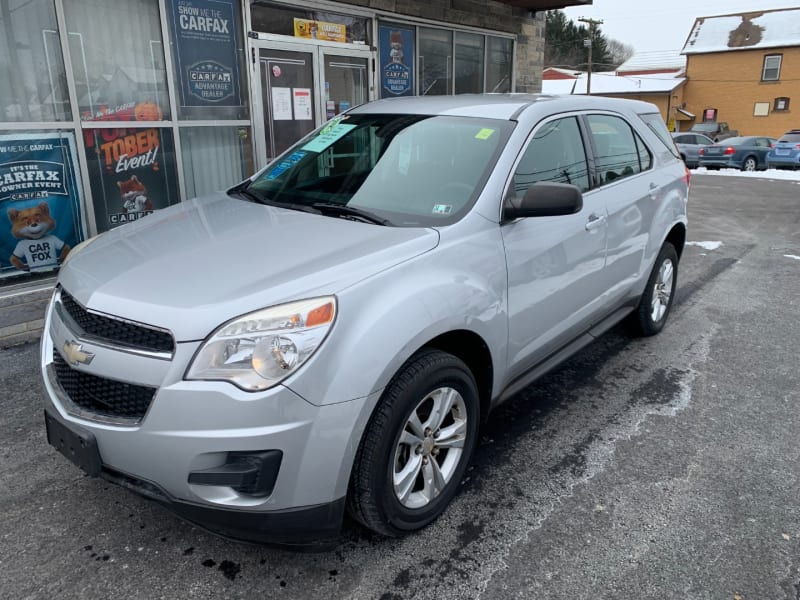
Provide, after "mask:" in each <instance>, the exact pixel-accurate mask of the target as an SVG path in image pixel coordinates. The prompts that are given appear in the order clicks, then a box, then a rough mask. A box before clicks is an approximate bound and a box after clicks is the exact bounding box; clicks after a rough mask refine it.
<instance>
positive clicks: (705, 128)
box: [692, 123, 717, 133]
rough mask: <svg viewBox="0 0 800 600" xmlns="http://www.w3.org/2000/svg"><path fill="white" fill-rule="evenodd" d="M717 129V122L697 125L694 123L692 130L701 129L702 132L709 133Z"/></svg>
mask: <svg viewBox="0 0 800 600" xmlns="http://www.w3.org/2000/svg"><path fill="white" fill-rule="evenodd" d="M716 130H717V124H716V123H698V124H697V125H692V131H700V132H702V133H709V132H713V131H716Z"/></svg>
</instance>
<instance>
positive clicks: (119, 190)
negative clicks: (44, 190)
mask: <svg viewBox="0 0 800 600" xmlns="http://www.w3.org/2000/svg"><path fill="white" fill-rule="evenodd" d="M83 141H84V143H85V144H86V159H87V163H88V165H89V179H90V182H91V186H92V197H93V202H94V216H95V221H96V223H97V230H98V231H100V232H102V231H107V230H108V229H112V228H114V227H118V226H119V225H124V224H125V223H130V222H131V221H136V220H138V219H141V218H142V217H144V216H147V215H149V214H150V213H152V212H153V211H154V210H157V209H159V208H166V207H167V206H169V205H170V204H175V203H177V202H179V201H180V197H179V195H178V177H177V172H176V168H175V150H174V147H173V141H172V131H171V130H169V129H165V128H158V127H148V128H144V129H137V128H133V127H129V128H120V129H85V130H84V140H83Z"/></svg>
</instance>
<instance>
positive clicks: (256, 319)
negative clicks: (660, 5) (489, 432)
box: [41, 95, 689, 544]
mask: <svg viewBox="0 0 800 600" xmlns="http://www.w3.org/2000/svg"><path fill="white" fill-rule="evenodd" d="M688 187H689V175H688V171H686V169H685V167H684V165H683V163H682V162H681V160H680V158H679V157H678V156H677V152H676V150H675V147H674V145H673V144H672V140H671V139H670V136H669V133H668V132H667V129H666V127H665V126H664V123H663V120H662V118H661V116H660V115H659V114H658V111H657V109H656V107H655V106H653V105H651V104H647V103H642V102H634V101H626V100H612V99H606V98H591V97H590V98H587V97H581V96H570V97H548V96H527V95H488V96H455V97H435V98H405V99H397V100H384V101H378V102H373V103H370V104H366V105H363V106H361V107H358V108H355V109H353V110H350V111H349V112H347V113H346V114H344V115H342V116H339V117H337V118H335V119H333V120H332V121H330V122H328V123H327V124H326V125H325V126H323V127H322V128H320V129H319V130H317V131H315V132H313V133H312V134H310V135H309V136H307V137H306V138H304V139H303V140H301V141H300V142H298V143H297V144H296V145H294V146H293V147H291V148H289V149H288V150H287V151H286V152H285V153H284V154H283V155H282V156H280V157H279V158H278V159H276V160H275V161H273V162H272V163H271V164H269V165H268V166H267V167H266V168H265V169H264V170H262V171H261V172H259V173H257V174H256V175H254V176H253V177H252V178H250V179H249V180H247V181H245V182H244V183H242V184H240V185H237V186H236V187H234V188H232V189H231V190H229V191H228V192H227V193H218V194H215V195H211V196H208V197H204V198H199V199H195V200H190V201H186V202H183V203H182V204H180V205H178V206H173V207H170V208H168V209H165V210H162V211H159V212H157V213H155V214H153V215H152V216H148V217H147V218H146V219H142V220H140V221H137V222H134V223H131V224H129V225H126V226H124V227H121V228H119V229H115V230H113V231H110V232H108V233H105V234H103V235H101V236H98V237H96V238H93V239H92V240H89V241H88V242H84V243H83V244H81V245H79V246H78V247H76V248H75V249H74V250H73V251H72V252H71V253H70V255H69V258H68V260H67V261H66V263H65V264H64V266H63V267H62V269H61V272H60V275H59V280H58V285H57V288H56V290H55V293H54V296H53V299H52V302H51V304H50V307H49V309H48V312H47V321H46V326H45V327H46V329H45V331H46V334H45V335H44V336H43V341H42V355H41V360H42V370H43V375H44V383H45V387H46V392H47V394H46V396H47V398H46V411H45V412H46V426H47V436H48V440H49V442H50V443H51V444H52V445H54V446H55V447H56V448H58V449H59V450H60V451H61V452H62V453H63V454H65V455H66V456H67V457H68V458H69V459H70V460H71V461H72V462H74V463H75V464H77V465H78V466H80V467H81V468H82V469H84V470H85V471H86V472H87V473H89V474H90V475H93V476H102V477H104V478H106V479H108V480H111V481H113V482H117V483H119V484H121V485H123V486H125V487H127V488H128V489H131V490H134V491H136V492H139V493H140V494H142V495H144V496H147V497H148V498H151V499H154V500H157V501H159V502H161V503H163V504H165V505H167V506H169V507H170V508H172V509H173V510H174V511H175V512H177V513H178V514H179V515H181V516H183V517H184V518H186V519H188V520H190V521H193V522H195V523H198V524H200V525H202V526H205V527H206V528H208V529H210V530H213V531H215V532H218V533H222V534H225V535H229V536H233V537H239V538H246V539H250V540H259V541H271V542H278V543H283V544H306V543H311V542H315V541H328V542H330V540H331V539H333V540H335V539H336V534H337V533H338V531H339V529H340V526H341V523H342V518H343V515H344V512H345V510H349V512H350V513H351V514H352V516H353V517H355V519H357V520H358V521H360V522H361V523H363V524H364V525H366V526H367V527H369V528H371V529H373V530H375V531H377V532H380V533H383V534H386V535H401V534H404V533H407V532H410V531H414V530H416V529H419V528H421V527H424V526H425V525H427V524H428V523H430V522H431V521H433V520H434V519H435V518H436V517H437V516H438V515H440V514H441V513H442V512H443V511H444V510H445V508H446V506H447V504H448V502H450V500H451V499H452V498H453V496H454V494H455V493H456V490H457V489H458V487H459V482H460V481H461V479H462V477H463V475H464V470H465V469H466V468H467V466H468V464H469V462H470V458H471V455H472V453H473V451H474V449H475V446H476V443H477V440H478V432H479V428H480V424H481V422H482V421H483V420H484V419H485V418H486V417H487V415H488V414H489V413H490V412H491V410H492V409H493V408H494V407H495V406H497V405H498V404H499V403H500V402H502V401H503V400H505V399H506V398H508V397H510V396H512V395H513V394H515V393H516V392H518V391H519V390H521V389H523V388H524V387H525V386H528V385H530V384H531V382H532V381H534V380H535V379H536V378H537V377H539V376H540V375H542V374H543V373H544V372H546V371H547V370H549V369H552V368H553V367H554V366H556V365H557V364H558V363H560V362H561V361H563V360H564V359H565V358H567V357H568V356H570V355H571V354H573V353H574V352H576V351H577V350H579V349H580V348H582V347H583V346H585V345H586V344H588V343H590V342H591V341H592V340H593V339H595V338H596V337H597V336H598V335H599V334H601V333H602V332H604V331H606V330H607V329H609V328H610V327H612V326H613V325H615V324H616V323H618V322H620V321H622V320H623V319H627V320H628V322H629V324H630V325H631V326H632V328H633V329H634V330H635V331H637V332H638V333H640V334H643V335H652V334H655V333H658V332H659V331H660V330H661V328H662V327H663V326H664V322H665V321H666V319H667V315H668V314H669V310H670V306H671V303H672V299H673V297H674V292H675V283H676V275H677V268H678V260H679V258H680V255H681V252H682V250H683V246H684V241H685V239H686V222H687V221H686V206H687V201H688Z"/></svg>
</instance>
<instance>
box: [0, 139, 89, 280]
mask: <svg viewBox="0 0 800 600" xmlns="http://www.w3.org/2000/svg"><path fill="white" fill-rule="evenodd" d="M77 164H78V163H77V160H76V154H75V140H74V138H73V137H72V134H70V133H38V134H24V133H21V134H10V135H0V277H8V276H11V275H17V274H21V273H23V272H30V273H35V272H40V271H48V270H52V269H55V268H56V267H58V265H59V264H60V263H61V262H62V261H63V260H64V258H65V257H66V256H67V254H68V253H69V251H70V249H71V248H73V247H74V246H75V244H77V243H78V242H81V241H82V240H83V238H84V228H83V223H82V221H81V202H80V185H79V177H78V173H77V170H76V169H77Z"/></svg>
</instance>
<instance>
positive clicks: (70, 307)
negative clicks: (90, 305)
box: [61, 289, 175, 353]
mask: <svg viewBox="0 0 800 600" xmlns="http://www.w3.org/2000/svg"><path fill="white" fill-rule="evenodd" d="M61 306H63V307H64V310H66V311H67V314H69V316H70V317H72V319H73V320H74V321H75V322H76V323H77V324H78V325H79V326H80V327H81V329H83V330H84V331H85V332H86V333H87V334H89V335H91V336H94V337H96V338H100V339H102V340H105V341H107V342H109V343H112V344H115V345H120V346H128V347H132V348H140V349H142V350H149V351H154V352H170V353H171V352H172V351H173V350H174V348H175V343H174V341H173V339H172V336H171V335H170V334H169V333H167V332H165V331H157V330H155V329H150V328H149V327H143V326H141V325H134V324H133V323H127V322H125V321H120V320H119V319H112V318H110V317H104V316H102V315H98V314H95V313H91V312H89V311H88V310H86V309H85V308H83V307H82V306H81V305H80V304H78V303H77V302H76V301H75V299H74V298H73V297H72V296H70V295H69V294H68V293H67V292H66V291H64V290H63V289H62V290H61Z"/></svg>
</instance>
